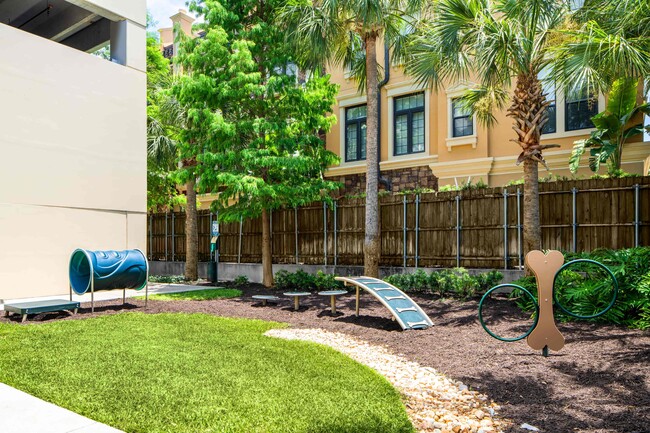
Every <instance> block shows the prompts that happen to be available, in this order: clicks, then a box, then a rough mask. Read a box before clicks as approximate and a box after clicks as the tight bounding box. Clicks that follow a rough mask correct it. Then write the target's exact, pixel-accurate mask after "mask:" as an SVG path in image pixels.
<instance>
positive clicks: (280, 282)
mask: <svg viewBox="0 0 650 433" xmlns="http://www.w3.org/2000/svg"><path fill="white" fill-rule="evenodd" d="M334 278H336V276H335V275H332V274H326V273H324V272H323V271H318V272H317V273H316V274H308V273H307V272H305V271H303V270H301V269H299V270H298V271H296V272H289V271H286V270H284V269H283V270H281V271H278V272H276V274H275V288H276V289H278V290H285V291H303V290H305V291H311V290H318V291H320V290H337V289H342V288H343V287H344V284H343V283H342V282H341V281H336V280H335V279H334Z"/></svg>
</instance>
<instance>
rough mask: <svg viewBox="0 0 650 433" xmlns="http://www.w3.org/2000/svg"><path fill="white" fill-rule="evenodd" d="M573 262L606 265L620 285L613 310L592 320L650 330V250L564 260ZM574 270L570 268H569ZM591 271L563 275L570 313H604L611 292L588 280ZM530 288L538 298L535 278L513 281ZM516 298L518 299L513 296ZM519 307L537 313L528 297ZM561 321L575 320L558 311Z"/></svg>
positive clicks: (571, 256)
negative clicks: (586, 276) (578, 260)
mask: <svg viewBox="0 0 650 433" xmlns="http://www.w3.org/2000/svg"><path fill="white" fill-rule="evenodd" d="M574 259H591V260H595V261H597V262H600V263H602V264H604V265H605V266H607V267H608V268H609V270H610V271H612V273H613V274H614V276H615V277H616V280H617V282H618V287H619V291H618V297H617V299H616V303H615V304H614V306H613V307H612V309H611V310H610V311H608V312H607V313H605V314H604V315H602V316H600V317H597V318H595V319H592V320H594V321H598V322H601V323H612V324H617V325H625V326H629V327H632V328H639V329H648V328H650V247H641V248H630V249H625V250H605V249H603V250H596V251H593V252H591V253H580V254H575V253H567V254H565V261H567V262H568V261H571V260H574ZM569 269H571V268H569ZM586 274H587V275H588V270H587V268H586V267H585V270H579V272H573V271H569V270H567V271H566V272H563V274H562V281H561V285H560V286H558V288H557V290H560V291H559V292H558V293H559V298H560V302H561V303H562V304H563V305H564V306H566V308H568V309H569V310H570V311H571V312H573V313H576V314H579V315H583V316H587V315H591V314H594V313H595V312H597V311H601V310H602V309H603V308H604V307H605V306H607V305H608V304H609V301H610V300H611V293H610V292H608V291H606V290H605V291H604V290H602V288H601V287H599V285H600V284H601V283H602V279H601V278H599V277H598V276H597V277H595V278H591V279H590V278H585V275H586ZM514 284H518V285H520V286H522V287H525V288H526V289H528V290H529V291H530V292H531V293H532V294H533V296H534V297H535V298H537V286H536V284H535V278H534V277H524V278H521V279H519V280H517V281H515V282H514ZM513 296H518V294H517V293H513ZM517 305H518V306H519V307H520V308H522V309H523V310H524V311H532V310H534V308H535V307H534V305H533V303H532V301H530V300H529V298H528V297H521V298H519V299H518V301H517ZM555 313H556V317H558V319H559V320H576V319H575V318H573V317H571V316H569V315H566V314H563V313H562V311H561V310H559V308H556V309H555Z"/></svg>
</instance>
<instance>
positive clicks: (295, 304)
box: [283, 292, 311, 311]
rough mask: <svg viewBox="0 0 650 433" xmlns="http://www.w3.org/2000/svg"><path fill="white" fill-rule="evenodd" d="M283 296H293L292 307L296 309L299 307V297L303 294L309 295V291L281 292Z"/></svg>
mask: <svg viewBox="0 0 650 433" xmlns="http://www.w3.org/2000/svg"><path fill="white" fill-rule="evenodd" d="M283 295H284V296H293V309H294V310H296V311H298V309H299V308H300V298H301V297H303V296H309V295H311V293H310V292H286V293H283Z"/></svg>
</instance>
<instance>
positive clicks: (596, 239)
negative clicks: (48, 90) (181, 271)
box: [148, 177, 650, 268]
mask: <svg viewBox="0 0 650 433" xmlns="http://www.w3.org/2000/svg"><path fill="white" fill-rule="evenodd" d="M364 205H365V203H364V200H363V199H339V200H337V201H335V202H334V204H333V205H326V204H324V203H314V204H312V205H309V206H304V207H301V208H297V209H280V210H276V211H273V212H272V213H271V244H272V252H273V262H274V263H304V264H325V265H363V241H364V224H365V220H364V218H365V209H364ZM215 217H216V216H215V215H214V214H212V213H210V212H208V211H200V212H199V216H198V227H199V260H200V261H208V260H210V258H211V257H210V227H211V223H212V220H213V218H215ZM540 220H541V226H542V248H544V249H558V250H566V251H592V250H594V249H596V248H614V249H619V248H629V247H634V246H642V245H650V177H636V178H624V179H592V180H582V181H560V182H549V183H541V184H540ZM522 222H523V187H522V186H513V187H504V188H488V189H479V190H469V191H459V192H446V193H427V194H418V195H391V196H385V197H381V199H380V224H381V252H382V254H381V262H380V264H381V265H382V266H404V267H454V266H463V267H470V268H516V267H519V266H521V265H522V264H523V255H522V242H523V231H522ZM148 223H149V226H148V236H149V237H148V247H149V249H148V255H149V259H150V260H170V261H184V260H185V215H184V213H179V212H170V213H163V214H160V213H158V214H150V215H149V219H148ZM220 232H221V237H220V260H221V261H222V262H232V263H260V262H261V259H262V254H261V242H262V227H261V220H260V219H259V218H258V219H252V220H242V221H240V222H235V223H227V224H224V223H222V224H221V225H220Z"/></svg>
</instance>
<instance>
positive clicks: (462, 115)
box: [451, 99, 474, 137]
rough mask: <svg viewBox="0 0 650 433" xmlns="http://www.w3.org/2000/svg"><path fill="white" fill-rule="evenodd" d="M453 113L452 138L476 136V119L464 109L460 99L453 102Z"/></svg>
mask: <svg viewBox="0 0 650 433" xmlns="http://www.w3.org/2000/svg"><path fill="white" fill-rule="evenodd" d="M451 112H452V123H451V125H452V131H451V136H452V137H467V136H468V135H474V119H473V117H472V114H471V113H470V112H469V110H467V109H466V108H463V107H462V106H461V104H460V102H459V100H458V99H453V100H452V101H451Z"/></svg>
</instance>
